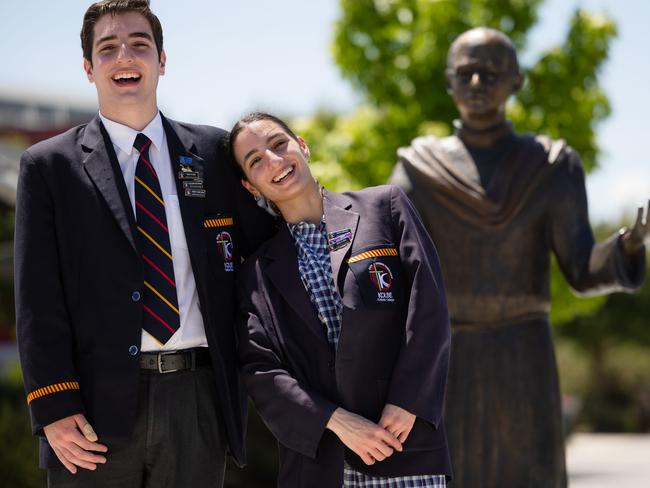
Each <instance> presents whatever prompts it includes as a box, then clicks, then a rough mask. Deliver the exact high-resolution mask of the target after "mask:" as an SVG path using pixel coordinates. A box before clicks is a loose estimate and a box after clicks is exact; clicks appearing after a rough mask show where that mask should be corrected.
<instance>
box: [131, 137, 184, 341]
mask: <svg viewBox="0 0 650 488" xmlns="http://www.w3.org/2000/svg"><path fill="white" fill-rule="evenodd" d="M133 146H134V147H135V148H136V149H137V150H138V152H139V153H140V156H139V157H138V164H137V166H136V168H135V218H136V221H137V226H138V245H139V248H140V252H141V253H142V261H143V263H142V264H143V266H144V297H143V309H144V314H143V325H142V328H143V329H144V330H146V331H147V332H148V333H149V334H151V335H152V336H153V337H154V338H155V339H156V340H158V341H159V342H160V343H162V344H164V343H166V342H167V341H168V340H169V338H170V337H171V336H172V335H173V334H174V332H176V331H177V330H178V328H179V327H180V314H179V311H178V296H177V294H176V281H175V279H174V266H173V262H172V250H171V245H170V244H169V229H168V228H167V217H166V216H165V203H164V201H163V197H162V192H161V191H160V183H159V182H158V175H157V174H156V170H155V169H154V168H153V166H152V164H151V163H150V162H149V146H151V140H150V139H149V138H148V137H147V136H145V135H144V134H142V133H140V134H138V135H137V137H136V138H135V142H134V143H133Z"/></svg>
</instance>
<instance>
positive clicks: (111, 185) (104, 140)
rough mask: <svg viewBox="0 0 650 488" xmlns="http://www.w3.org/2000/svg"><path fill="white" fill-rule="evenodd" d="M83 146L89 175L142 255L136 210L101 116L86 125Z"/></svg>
mask: <svg viewBox="0 0 650 488" xmlns="http://www.w3.org/2000/svg"><path fill="white" fill-rule="evenodd" d="M81 144H82V149H83V151H84V152H87V153H88V156H87V157H86V158H85V159H84V161H83V165H84V169H85V171H86V173H87V174H88V176H89V177H90V179H91V180H92V181H93V183H94V184H95V186H96V188H97V190H98V191H99V193H101V195H102V197H103V198H104V200H105V201H106V203H107V205H108V208H109V209H110V210H111V213H112V214H113V216H114V217H115V219H116V220H117V223H118V225H119V226H120V229H122V232H124V235H125V236H126V238H127V239H128V241H129V242H130V243H131V246H132V247H133V250H134V251H135V252H136V253H138V248H137V246H136V243H135V237H134V236H135V231H136V230H135V216H134V215H133V207H132V206H131V200H130V199H129V194H128V192H127V190H126V184H125V183H124V178H123V176H122V170H121V169H120V165H119V163H118V161H117V156H116V154H115V150H114V149H113V143H112V142H111V140H110V137H109V136H108V133H107V132H106V129H104V126H103V125H102V123H101V120H100V118H99V116H95V118H94V119H93V120H92V121H90V123H88V125H87V126H86V129H85V130H84V136H83V139H82V141H81Z"/></svg>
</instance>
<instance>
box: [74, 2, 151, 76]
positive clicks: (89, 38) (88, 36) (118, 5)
mask: <svg viewBox="0 0 650 488" xmlns="http://www.w3.org/2000/svg"><path fill="white" fill-rule="evenodd" d="M126 12H136V13H139V14H141V15H142V16H143V17H144V18H145V19H147V21H148V22H149V25H150V26H151V32H152V33H153V40H154V42H155V43H156V49H157V50H158V59H160V54H161V53H162V48H163V32H162V26H161V25H160V20H158V17H156V15H155V14H154V13H153V12H152V11H151V8H149V0H102V1H101V2H96V3H93V4H92V5H91V6H90V7H88V10H86V14H85V15H84V21H83V25H82V27H81V49H82V50H83V55H84V58H86V59H87V60H88V61H90V63H91V65H92V61H93V42H94V40H95V39H94V37H95V24H97V22H98V21H99V19H100V18H101V17H103V16H104V15H107V14H110V15H113V16H115V15H118V14H123V13H126Z"/></svg>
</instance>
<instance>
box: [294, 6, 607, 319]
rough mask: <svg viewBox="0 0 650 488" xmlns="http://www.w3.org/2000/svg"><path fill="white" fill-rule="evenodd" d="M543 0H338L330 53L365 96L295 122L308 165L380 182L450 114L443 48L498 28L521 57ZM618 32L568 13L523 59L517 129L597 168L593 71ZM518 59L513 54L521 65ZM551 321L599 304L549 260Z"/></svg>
mask: <svg viewBox="0 0 650 488" xmlns="http://www.w3.org/2000/svg"><path fill="white" fill-rule="evenodd" d="M540 3H541V0H489V1H488V0H340V4H341V12H342V13H341V17H340V19H339V20H338V22H337V23H336V27H335V34H334V42H333V54H334V59H335V60H336V63H337V64H338V66H339V68H340V70H341V73H342V75H343V76H344V77H345V78H346V79H347V80H349V81H350V82H351V83H352V85H353V86H354V87H355V88H356V89H357V90H358V91H359V92H360V93H361V94H362V95H363V98H364V103H363V105H361V106H360V107H358V108H357V109H356V110H354V111H353V112H352V113H350V114H344V115H338V114H333V113H329V112H327V111H323V112H320V113H318V114H316V115H315V116H314V117H311V118H309V119H302V120H297V121H295V122H294V126H295V128H296V130H297V131H298V133H300V134H302V135H303V136H304V137H305V139H306V140H307V142H308V143H309V144H310V146H311V149H312V161H313V163H312V164H313V171H314V173H315V174H316V175H317V177H318V178H319V179H320V181H321V182H322V183H323V184H324V185H325V186H327V187H328V188H331V189H334V190H337V189H338V190H341V189H354V188H361V187H364V186H370V185H377V184H382V183H385V182H386V180H387V179H388V177H389V176H390V173H391V171H392V168H393V166H394V164H395V161H396V150H397V148H398V147H400V146H404V145H407V144H409V142H410V141H411V140H412V139H413V138H415V137H416V136H418V135H424V134H435V135H439V136H442V135H447V134H450V133H451V131H452V125H451V122H452V120H453V119H454V118H455V117H456V116H457V111H456V107H455V106H454V103H453V100H452V99H451V97H450V96H449V95H448V94H447V93H446V86H445V85H446V82H445V68H446V63H447V51H448V49H449V46H450V45H451V43H452V42H453V40H454V39H455V38H456V37H457V36H458V35H459V34H461V33H462V32H464V31H466V30H468V29H470V28H472V27H476V26H488V27H493V28H497V29H499V30H501V31H503V32H504V33H506V34H507V35H508V36H509V37H510V38H511V39H512V40H513V42H514V43H515V45H516V46H517V48H518V50H519V52H520V54H521V52H523V51H525V48H526V40H527V37H528V34H529V32H530V29H531V28H532V27H533V26H534V25H535V23H536V22H537V11H538V8H539V5H540ZM615 35H616V27H615V25H614V23H613V21H612V20H611V19H609V18H607V17H604V16H602V15H592V14H590V13H588V12H585V11H583V10H576V11H575V12H574V14H573V16H572V18H571V21H570V24H569V26H568V29H567V34H566V37H565V39H564V41H563V43H562V44H561V45H559V46H555V47H552V48H550V49H549V50H548V51H546V52H543V53H541V54H539V56H538V58H537V59H536V60H535V61H534V62H533V63H532V64H531V65H530V66H525V65H522V71H523V72H524V74H525V77H526V83H525V84H524V87H523V88H522V89H521V90H520V91H519V92H518V93H517V95H516V96H515V97H513V99H512V100H511V103H510V104H509V106H508V117H509V118H510V119H511V120H512V121H513V123H514V126H515V128H516V129H517V130H518V131H519V132H534V133H546V134H548V135H550V136H551V137H553V138H563V139H565V140H567V141H568V143H569V144H570V145H571V146H573V147H574V148H575V149H576V150H577V151H578V153H579V154H580V155H581V156H582V159H583V162H584V165H585V168H586V169H587V171H589V170H590V169H592V168H594V167H595V166H596V161H597V157H598V152H599V151H598V144H597V139H596V132H595V128H596V126H597V124H598V122H600V121H601V120H603V119H604V118H605V117H607V115H608V114H609V112H610V106H609V102H608V100H607V96H606V95H605V93H604V92H603V90H602V89H601V88H600V86H599V84H598V74H599V71H600V68H601V67H602V65H603V63H604V62H605V60H606V59H607V54H608V51H609V45H610V42H611V40H612V39H613V38H614V36H615ZM521 58H522V56H521V55H520V61H521ZM552 287H553V317H552V318H553V319H555V320H557V321H558V322H565V321H567V320H570V319H571V318H572V317H574V316H576V315H580V314H587V313H589V312H591V311H593V310H595V309H597V308H598V307H599V306H601V305H602V303H604V299H602V298H590V299H581V300H579V301H578V300H576V299H575V297H573V296H572V295H571V292H570V289H569V287H568V285H566V283H565V282H564V280H563V278H562V277H561V274H560V273H559V271H558V270H557V266H555V269H554V273H553V282H552Z"/></svg>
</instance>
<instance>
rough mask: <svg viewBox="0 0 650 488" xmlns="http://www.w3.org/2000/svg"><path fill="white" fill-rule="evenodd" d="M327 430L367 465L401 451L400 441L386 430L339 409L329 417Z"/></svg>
mask: <svg viewBox="0 0 650 488" xmlns="http://www.w3.org/2000/svg"><path fill="white" fill-rule="evenodd" d="M327 428H328V429H329V430H331V431H332V432H334V433H335V434H336V435H337V436H338V438H339V439H341V442H343V444H345V445H346V446H347V447H348V448H349V449H351V450H352V451H354V452H355V453H356V454H357V455H358V456H359V457H360V458H361V459H362V460H363V462H364V463H366V464H368V465H371V464H375V461H383V460H384V459H386V458H387V457H389V456H390V455H391V454H393V452H395V451H401V450H402V444H401V443H400V441H398V440H397V438H396V437H395V436H394V435H393V434H391V433H390V432H388V431H387V430H386V429H384V428H382V427H380V426H379V425H377V424H375V423H373V422H371V421H370V420H368V419H366V418H364V417H362V416H360V415H356V414H354V413H352V412H348V411H347V410H344V409H342V408H340V407H339V408H337V409H336V410H335V411H334V413H333V414H332V416H331V417H330V420H329V422H328V423H327Z"/></svg>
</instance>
